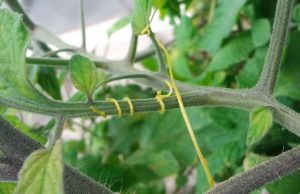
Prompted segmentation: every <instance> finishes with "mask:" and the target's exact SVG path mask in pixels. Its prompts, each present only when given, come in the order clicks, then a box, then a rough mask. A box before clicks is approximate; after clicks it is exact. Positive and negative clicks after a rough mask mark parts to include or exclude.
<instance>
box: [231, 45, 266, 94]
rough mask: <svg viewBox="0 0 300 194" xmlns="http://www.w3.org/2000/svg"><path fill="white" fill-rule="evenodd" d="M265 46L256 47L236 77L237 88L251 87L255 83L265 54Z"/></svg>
mask: <svg viewBox="0 0 300 194" xmlns="http://www.w3.org/2000/svg"><path fill="white" fill-rule="evenodd" d="M267 49H268V48H267V47H261V48H258V49H257V50H256V51H255V53H254V56H253V57H252V58H251V59H249V60H248V61H247V62H246V64H245V66H244V68H243V69H242V70H241V71H240V73H239V74H238V75H237V77H236V81H237V83H238V86H239V88H251V87H253V86H255V84H256V83H257V81H258V79H259V76H260V74H261V71H262V67H263V64H264V61H265V56H266V54H267Z"/></svg>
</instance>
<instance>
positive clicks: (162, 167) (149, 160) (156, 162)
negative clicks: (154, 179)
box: [126, 150, 179, 177]
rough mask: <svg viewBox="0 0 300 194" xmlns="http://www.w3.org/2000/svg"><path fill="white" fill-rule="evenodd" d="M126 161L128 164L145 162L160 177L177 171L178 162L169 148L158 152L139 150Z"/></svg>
mask: <svg viewBox="0 0 300 194" xmlns="http://www.w3.org/2000/svg"><path fill="white" fill-rule="evenodd" d="M126 163H128V164H130V165H137V164H145V165H146V166H148V167H149V168H150V169H151V170H153V172H155V174H157V175H158V176H160V177H165V176H168V175H171V174H173V173H177V172H178V171H179V164H178V162H177V160H176V158H175V156H174V155H173V154H172V152H171V151H169V150H163V151H161V152H159V153H155V152H148V151H147V150H141V151H140V152H136V153H134V154H133V155H132V156H131V157H130V158H128V159H127V161H126Z"/></svg>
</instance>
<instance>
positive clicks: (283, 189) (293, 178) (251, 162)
mask: <svg viewBox="0 0 300 194" xmlns="http://www.w3.org/2000/svg"><path fill="white" fill-rule="evenodd" d="M268 159H270V157H268V156H263V155H258V154H256V153H252V152H251V153H249V154H247V156H246V158H245V160H244V169H245V170H249V169H250V168H252V167H254V166H256V165H258V164H260V163H262V162H265V161H267V160H268ZM299 179H300V171H299V170H298V171H296V172H294V173H292V174H290V175H288V176H285V177H280V179H278V180H277V181H275V182H273V183H270V184H268V185H266V186H265V189H267V191H268V192H269V193H272V194H286V193H288V194H299V193H300V185H299Z"/></svg>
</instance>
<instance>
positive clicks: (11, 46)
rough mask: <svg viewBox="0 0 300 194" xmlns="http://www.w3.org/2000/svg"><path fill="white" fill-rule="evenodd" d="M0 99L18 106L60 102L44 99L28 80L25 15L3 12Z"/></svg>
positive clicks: (0, 29)
mask: <svg viewBox="0 0 300 194" xmlns="http://www.w3.org/2000/svg"><path fill="white" fill-rule="evenodd" d="M0 34H1V36H0V72H1V76H0V99H1V100H2V101H5V102H6V103H7V104H11V105H14V106H16V105H18V106H19V107H25V106H26V107H29V106H31V107H40V108H42V107H43V108H45V109H47V107H55V105H57V103H54V102H53V101H50V100H49V99H48V98H46V97H45V96H43V95H42V94H41V93H40V92H38V90H36V89H35V88H34V87H33V85H32V84H31V83H30V82H29V81H28V79H27V67H26V66H25V54H26V48H27V44H28V42H29V33H28V32H27V30H26V28H25V26H24V25H23V23H22V16H21V15H19V14H16V13H13V12H11V11H8V10H6V9H1V10H0Z"/></svg>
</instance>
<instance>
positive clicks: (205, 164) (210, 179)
mask: <svg viewBox="0 0 300 194" xmlns="http://www.w3.org/2000/svg"><path fill="white" fill-rule="evenodd" d="M151 34H152V37H153V38H154V39H155V40H154V39H153V38H151V39H152V41H154V42H156V43H157V44H158V45H159V47H160V48H161V49H162V50H163V51H164V53H165V55H166V59H167V64H168V65H169V75H170V80H171V84H172V87H173V89H174V91H175V94H176V98H177V101H178V104H179V107H180V111H181V114H182V117H183V119H184V122H185V124H186V127H187V129H188V132H189V135H190V137H191V140H192V143H193V145H194V147H195V149H196V152H197V155H198V157H199V159H200V162H201V164H202V167H203V169H204V172H205V175H206V177H207V181H208V184H209V186H210V188H212V187H213V186H214V180H213V177H212V175H211V173H210V171H209V167H208V162H207V160H206V159H205V157H204V156H203V154H202V151H201V148H200V146H199V144H198V142H197V138H196V135H195V133H194V131H193V128H192V125H191V122H190V120H189V118H188V116H187V113H186V110H185V107H184V104H183V101H182V97H181V94H180V92H179V89H178V87H177V85H176V82H175V78H174V75H173V63H172V60H171V57H170V55H169V54H168V51H167V49H166V48H165V47H164V45H163V44H162V43H161V42H160V41H159V40H158V39H157V38H156V37H155V35H154V33H153V32H151V33H150V36H151Z"/></svg>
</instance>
